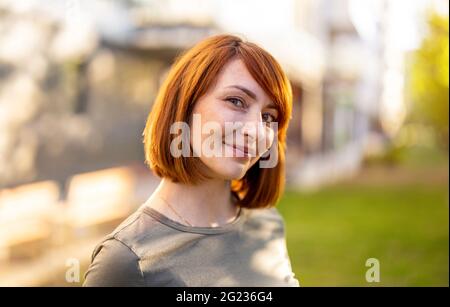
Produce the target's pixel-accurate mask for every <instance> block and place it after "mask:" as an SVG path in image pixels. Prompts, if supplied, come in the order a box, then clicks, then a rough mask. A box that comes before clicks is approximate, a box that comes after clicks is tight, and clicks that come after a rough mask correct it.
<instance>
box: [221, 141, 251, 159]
mask: <svg viewBox="0 0 450 307" xmlns="http://www.w3.org/2000/svg"><path fill="white" fill-rule="evenodd" d="M223 144H224V145H226V146H228V147H230V148H232V149H233V157H235V158H249V157H251V154H250V153H249V149H248V147H247V146H244V147H239V146H236V145H230V144H227V143H223ZM225 155H226V154H225ZM226 156H228V155H226Z"/></svg>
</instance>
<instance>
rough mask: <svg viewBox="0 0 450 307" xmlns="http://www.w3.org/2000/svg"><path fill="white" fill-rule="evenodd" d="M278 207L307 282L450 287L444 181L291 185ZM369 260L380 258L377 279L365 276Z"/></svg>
mask: <svg viewBox="0 0 450 307" xmlns="http://www.w3.org/2000/svg"><path fill="white" fill-rule="evenodd" d="M412 175H413V174H412ZM387 176H389V174H387ZM421 179H423V178H421ZM369 182H370V181H369ZM278 208H279V210H280V212H281V214H282V215H283V217H284V219H285V222H286V231H287V243H288V250H289V255H290V258H291V262H292V266H293V270H294V272H295V273H296V275H297V277H298V279H299V280H300V284H301V285H302V286H448V285H449V275H448V274H449V271H448V263H449V262H448V261H449V258H448V248H449V240H448V232H449V223H448V222H449V221H448V218H449V216H448V214H449V212H448V188H447V183H446V182H438V183H436V182H433V183H430V184H426V183H424V180H418V181H417V182H415V183H414V182H413V183H408V184H404V183H399V184H395V183H392V182H389V184H384V185H383V184H379V182H377V183H376V184H370V183H367V181H366V182H364V183H363V184H361V183H358V181H357V180H355V181H354V182H350V183H345V184H340V185H335V186H332V187H326V188H322V189H321V190H318V191H315V192H309V193H306V192H297V191H292V190H287V191H286V193H285V195H284V197H283V199H282V201H281V202H280V204H279V206H278ZM368 258H377V259H378V260H379V261H380V272H381V275H380V276H381V281H380V282H379V283H368V282H366V280H365V273H366V270H367V269H368V268H367V267H365V262H366V260H367V259H368Z"/></svg>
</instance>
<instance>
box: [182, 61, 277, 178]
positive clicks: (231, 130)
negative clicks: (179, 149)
mask: <svg viewBox="0 0 450 307" xmlns="http://www.w3.org/2000/svg"><path fill="white" fill-rule="evenodd" d="M277 119H278V111H277V109H276V108H275V105H274V104H273V102H272V101H271V100H270V99H269V97H268V96H267V95H266V93H265V92H264V91H263V89H262V88H261V87H260V86H259V84H258V83H257V82H256V81H255V80H254V79H253V77H252V76H251V75H250V73H249V72H248V70H247V68H246V67H245V64H244V63H243V62H242V61H241V60H240V59H234V60H232V61H230V62H229V63H227V65H225V66H224V67H223V69H222V71H221V72H220V74H219V75H218V78H217V80H216V83H214V84H213V85H212V86H211V88H210V89H209V90H208V92H207V93H206V94H205V95H203V96H202V97H201V98H200V99H199V100H198V101H197V102H196V104H195V106H194V109H193V116H192V117H191V119H190V120H191V125H190V127H191V145H192V147H193V150H194V153H195V154H196V155H197V156H199V158H200V160H201V161H202V162H203V163H204V164H205V165H206V166H207V167H208V171H209V172H210V173H209V174H208V175H210V176H212V177H213V178H216V179H224V180H232V179H240V178H242V177H243V176H244V175H245V173H246V172H247V170H248V169H249V168H250V167H251V166H253V165H254V164H255V163H256V162H257V161H258V159H259V158H260V157H261V155H263V154H264V153H265V152H267V150H268V149H269V148H270V146H271V145H272V143H273V141H274V137H276V131H274V129H273V127H270V125H269V123H270V122H276V121H277ZM201 130H202V132H203V133H200V132H199V131H201ZM196 136H197V137H196ZM194 138H195V140H194ZM218 145H220V146H218ZM211 149H212V150H211ZM211 152H213V153H214V154H211Z"/></svg>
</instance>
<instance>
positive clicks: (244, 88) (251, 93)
mask: <svg viewBox="0 0 450 307" xmlns="http://www.w3.org/2000/svg"><path fill="white" fill-rule="evenodd" d="M225 88H237V89H238V90H241V91H242V92H244V93H245V94H247V96H249V97H251V98H253V99H254V100H256V94H255V93H253V92H252V91H251V90H249V89H248V88H246V87H243V86H240V85H230V86H227V87H225Z"/></svg>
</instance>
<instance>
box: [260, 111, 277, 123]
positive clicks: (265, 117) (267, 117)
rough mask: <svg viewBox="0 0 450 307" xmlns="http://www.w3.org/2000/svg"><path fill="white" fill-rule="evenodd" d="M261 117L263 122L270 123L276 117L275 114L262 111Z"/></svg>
mask: <svg viewBox="0 0 450 307" xmlns="http://www.w3.org/2000/svg"><path fill="white" fill-rule="evenodd" d="M262 119H263V121H264V122H265V123H272V122H274V121H276V120H277V119H276V118H275V116H273V115H272V114H269V113H264V114H263V115H262Z"/></svg>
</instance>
